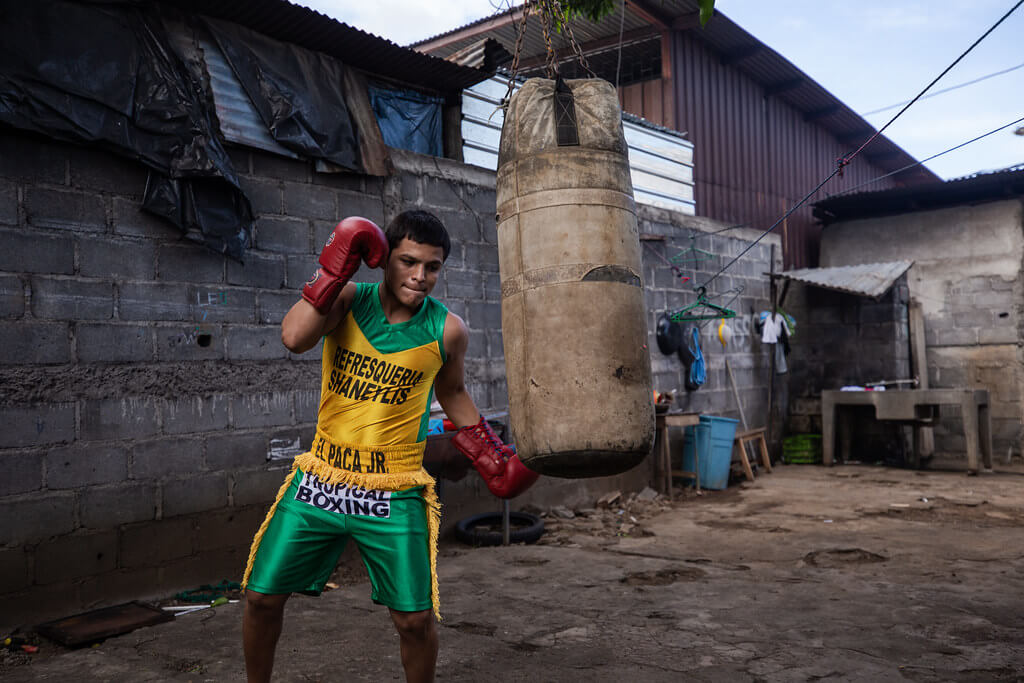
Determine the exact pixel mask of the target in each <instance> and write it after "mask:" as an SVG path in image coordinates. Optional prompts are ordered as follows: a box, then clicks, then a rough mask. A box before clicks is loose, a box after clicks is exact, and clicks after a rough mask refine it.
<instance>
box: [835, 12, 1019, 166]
mask: <svg viewBox="0 0 1024 683" xmlns="http://www.w3.org/2000/svg"><path fill="white" fill-rule="evenodd" d="M1021 5H1024V0H1017V3H1016V4H1015V5H1014V6H1013V7H1011V8H1010V10H1009V11H1008V12H1007V13H1006V14H1004V15H1003V16H1002V17H1000V19H999V21H997V22H996V23H994V24H992V26H991V27H989V29H988V30H987V31H985V32H984V33H982V34H981V37H980V38H978V39H977V40H975V41H974V42H973V43H971V46H970V47H969V48H967V49H966V50H964V51H963V52H962V53H961V54H960V56H959V57H957V58H956V59H955V60H953V63H952V64H950V65H949V66H947V67H946V68H945V69H943V70H942V73H940V74H939V75H938V76H936V77H935V80H933V81H932V82H931V83H929V84H928V85H926V86H925V88H924V90H922V91H921V92H919V93H918V94H917V96H916V97H915V98H914V99H912V100H910V101H909V102H907V103H906V104H905V105H904V106H903V108H902V109H900V110H899V111H898V112H896V115H895V116H893V117H892V118H891V119H889V122H888V123H886V124H885V125H884V126H882V127H881V128H879V129H878V130H876V131H875V134H874V135H872V136H871V137H870V138H868V139H867V141H866V142H865V143H864V144H863V145H861V146H860V147H858V148H857V150H856V151H855V152H854V153H853V154H850V155H849V156H846V157H842V159H840V168H842V167H843V166H845V165H847V164H848V163H850V160H851V159H853V157H855V156H857V155H858V154H860V152H861V151H862V150H863V149H864V148H865V147H867V146H868V145H870V144H871V142H872V141H873V140H874V139H875V138H877V137H878V136H879V135H881V134H882V131H884V130H885V129H886V128H888V127H889V126H891V125H892V123H893V121H895V120H896V119H898V118H899V117H900V116H901V115H902V114H903V112H905V111H906V110H908V109H910V107H911V105H912V104H914V102H917V101H918V100H919V99H921V98H922V97H923V96H924V94H925V93H926V92H928V90H930V89H931V87H932V86H933V85H935V84H936V83H938V82H939V80H941V79H942V77H943V76H945V75H946V74H947V73H949V71H950V69H952V68H953V67H954V66H956V65H957V64H959V63H960V60H962V59H963V58H964V57H966V56H967V55H968V53H970V52H971V50H973V49H974V48H976V47H977V46H978V43H980V42H981V41H983V40H985V38H987V37H988V34H990V33H992V31H994V30H996V28H997V27H998V26H999V25H1000V24H1001V23H1003V22H1004V21H1006V19H1007V18H1008V17H1009V16H1010V15H1011V14H1013V13H1014V12H1016V11H1017V8H1018V7H1020V6H1021Z"/></svg>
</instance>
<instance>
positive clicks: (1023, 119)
mask: <svg viewBox="0 0 1024 683" xmlns="http://www.w3.org/2000/svg"><path fill="white" fill-rule="evenodd" d="M1022 121H1024V116H1022V117H1021V118H1019V119H1017V120H1016V121H1010V122H1009V123H1007V124H1006V125H1003V126H999V127H998V128H995V129H993V130H990V131H989V132H987V133H982V134H981V135H979V136H978V137H976V138H971V139H970V140H968V141H967V142H961V143H960V144H959V145H957V146H956V147H950V148H949V149H947V150H945V151H944V152H939V153H938V154H933V155H931V156H930V157H928V158H927V159H922V160H921V161H915V162H914V163H912V164H907V165H906V166H904V167H903V168H898V169H896V170H895V171H892V172H890V173H886V174H885V175H880V176H878V177H877V178H872V179H871V180H867V181H864V182H863V183H861V184H860V185H854V186H853V187H851V188H849V189H847V190H843V191H841V192H836V193H834V194H830V195H828V197H826V199H830V198H832V197H840V196H843V195H847V194H850V193H851V192H853V191H855V190H858V189H860V188H862V187H864V186H865V185H871V184H872V183H877V182H878V181H879V180H885V179H886V178H888V177H890V176H894V175H896V174H898V173H903V172H904V171H908V170H910V169H912V168H914V167H915V166H920V165H921V164H926V163H928V162H929V161H931V160H932V159H938V158H939V157H941V156H942V155H943V154H949V153H950V152H955V151H956V150H958V149H960V148H961V147H966V146H967V145H969V144H971V143H972V142H977V141H978V140H981V139H982V138H987V137H988V136H989V135H992V134H993V133H998V132H999V131H1001V130H1003V129H1005V128H1009V127H1010V126H1014V125H1016V124H1018V123H1020V122H1022Z"/></svg>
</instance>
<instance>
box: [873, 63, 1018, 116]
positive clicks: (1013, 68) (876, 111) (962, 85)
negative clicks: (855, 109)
mask: <svg viewBox="0 0 1024 683" xmlns="http://www.w3.org/2000/svg"><path fill="white" fill-rule="evenodd" d="M1022 68H1024V63H1021V64H1018V65H1017V66H1011V67H1010V68H1009V69H1003V70H1002V71H996V72H993V73H990V74H987V75H985V76H981V77H979V78H975V79H973V80H970V81H966V82H964V83H960V84H958V85H951V86H949V87H948V88H943V89H942V90H936V91H935V92H933V93H928V94H927V95H925V96H924V97H922V98H921V99H922V100H927V99H928V98H929V97H936V96H938V95H942V94H945V93H948V92H953V91H954V90H959V89H960V88H966V87H967V86H969V85H974V84H975V83H981V82H982V81H987V80H988V79H990V78H995V77H996V76H1002V75H1003V74H1008V73H1010V72H1011V71H1016V70H1017V69H1022ZM908 102H910V100H907V101H906V102H897V103H896V104H890V105H889V106H888V107H882V108H880V109H872V110H871V111H866V112H864V113H863V114H861V116H871V115H872V114H880V113H881V112H883V111H889V110H890V109H895V108H896V107H901V106H903V105H904V104H907V103H908Z"/></svg>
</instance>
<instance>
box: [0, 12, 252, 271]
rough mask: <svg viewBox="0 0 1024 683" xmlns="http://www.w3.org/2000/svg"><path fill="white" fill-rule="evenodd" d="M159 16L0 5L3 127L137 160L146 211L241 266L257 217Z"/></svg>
mask: <svg viewBox="0 0 1024 683" xmlns="http://www.w3.org/2000/svg"><path fill="white" fill-rule="evenodd" d="M160 11H161V10H160V9H159V8H158V7H157V6H156V5H153V4H151V3H141V2H130V1H123V2H117V1H112V2H94V3H81V2H70V1H67V0H33V1H32V2H23V1H20V0H0V122H2V123H5V124H8V125H10V126H13V127H15V128H20V129H25V130H31V131H36V132H38V133H42V134H44V135H46V136H48V137H52V138H56V139H61V140H67V141H71V142H79V143H88V144H93V145H98V146H101V147H104V148H106V149H108V150H110V151H113V152H115V153H118V154H121V155H124V156H129V157H132V158H135V159H137V160H139V161H141V162H142V163H144V164H145V165H146V166H148V167H149V168H150V169H151V172H150V177H149V181H148V182H147V188H146V192H145V200H144V208H146V209H147V210H149V211H151V212H154V213H157V214H158V215H161V216H164V217H165V218H167V219H168V220H170V221H172V222H173V223H175V224H176V225H178V226H179V227H180V228H181V229H182V230H183V231H186V232H190V231H199V232H200V233H201V234H202V239H203V240H204V241H205V242H206V243H207V244H209V245H210V246H211V247H213V248H215V249H218V250H220V251H224V252H225V253H227V254H229V255H230V256H232V257H234V258H241V255H242V252H243V251H244V249H245V247H246V246H247V245H248V242H249V239H250V235H251V227H252V210H251V208H250V205H249V201H248V199H246V197H245V195H244V194H243V193H242V191H241V190H240V189H239V183H238V178H237V177H236V175H235V171H234V169H233V168H232V165H231V161H230V159H229V157H228V155H227V152H226V151H225V150H224V148H223V146H222V145H221V143H220V141H219V140H218V137H217V135H216V133H215V130H216V127H215V125H214V123H213V121H212V119H211V116H210V114H209V111H210V108H209V106H208V105H207V102H206V99H205V97H204V95H203V93H202V92H201V89H200V87H199V86H198V85H197V84H196V83H195V82H194V80H193V79H192V78H191V77H190V76H189V73H188V71H187V69H185V67H184V66H183V64H182V62H181V60H180V59H179V58H178V56H177V55H176V54H175V53H174V51H173V50H172V48H171V47H170V45H169V43H168V41H167V39H166V31H165V29H164V25H163V22H162V20H161V17H160Z"/></svg>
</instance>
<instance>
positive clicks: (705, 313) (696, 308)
mask: <svg viewBox="0 0 1024 683" xmlns="http://www.w3.org/2000/svg"><path fill="white" fill-rule="evenodd" d="M735 317H736V311H734V310H732V309H731V308H726V307H725V306H719V305H718V304H716V303H712V302H711V301H708V299H707V290H706V289H705V288H704V287H698V288H697V301H695V302H694V303H692V304H690V305H689V306H687V307H685V308H680V309H679V310H678V311H676V312H675V313H673V314H672V315H671V318H672V321H673V322H692V321H699V320H715V319H717V318H735Z"/></svg>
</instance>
